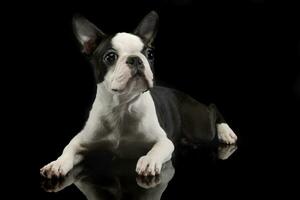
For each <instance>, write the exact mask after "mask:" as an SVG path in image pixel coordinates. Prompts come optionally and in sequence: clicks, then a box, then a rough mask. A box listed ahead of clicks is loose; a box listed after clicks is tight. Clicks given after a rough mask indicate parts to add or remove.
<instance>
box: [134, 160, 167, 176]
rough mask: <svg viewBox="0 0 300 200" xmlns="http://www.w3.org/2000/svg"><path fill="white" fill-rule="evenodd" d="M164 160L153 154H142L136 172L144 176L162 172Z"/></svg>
mask: <svg viewBox="0 0 300 200" xmlns="http://www.w3.org/2000/svg"><path fill="white" fill-rule="evenodd" d="M161 166H162V162H161V161H160V160H159V159H157V158H154V157H152V156H147V155H146V156H142V157H140V159H139V160H138V162H137V165H136V172H137V173H138V174H139V175H142V176H148V175H149V176H155V175H158V174H160V171H161Z"/></svg>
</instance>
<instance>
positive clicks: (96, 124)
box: [41, 12, 237, 178]
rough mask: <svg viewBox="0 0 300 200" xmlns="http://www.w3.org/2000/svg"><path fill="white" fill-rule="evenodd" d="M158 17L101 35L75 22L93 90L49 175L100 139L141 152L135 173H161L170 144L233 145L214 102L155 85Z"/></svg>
mask: <svg viewBox="0 0 300 200" xmlns="http://www.w3.org/2000/svg"><path fill="white" fill-rule="evenodd" d="M157 23H158V15H157V14H156V13H155V12H150V13H149V14H148V15H147V16H146V17H145V18H144V19H143V20H142V21H141V23H140V24H139V25H138V27H137V28H136V29H135V31H134V32H133V33H117V34H115V35H112V36H107V35H105V34H104V33H103V32H102V31H100V30H99V29H98V28H97V27H96V26H95V25H93V24H92V23H90V22H89V21H88V20H87V19H85V18H84V17H82V16H75V17H74V19H73V26H74V32H75V35H76V37H77V39H78V41H79V43H80V45H81V48H82V52H83V53H84V54H85V55H87V57H88V58H89V60H90V62H91V63H92V65H93V69H94V71H95V76H96V80H97V94H96V98H95V100H94V103H93V106H92V109H91V111H90V114H89V118H88V120H87V122H86V124H85V127H84V128H83V130H82V131H80V132H79V133H78V134H77V135H76V136H75V137H74V138H73V139H72V140H71V141H70V143H69V144H68V145H67V146H66V147H65V149H64V151H63V153H62V155H61V156H60V157H59V158H58V159H57V160H55V161H53V162H51V163H49V164H48V165H46V166H44V167H43V168H42V169H41V174H42V175H44V176H46V177H48V178H51V177H53V176H64V175H66V174H67V173H68V172H69V171H70V170H71V169H72V168H73V166H74V165H76V164H77V163H79V162H80V161H81V160H82V159H83V155H82V154H81V153H82V152H83V151H88V150H89V149H91V148H94V147H95V146H97V145H101V142H106V144H109V145H107V146H108V148H110V149H112V150H114V151H115V152H116V154H118V155H119V156H123V157H129V156H140V158H139V159H138V161H137V164H136V172H137V173H138V174H139V175H144V176H147V175H157V174H160V171H161V168H162V165H163V163H165V162H166V161H168V160H170V159H171V156H172V152H173V151H174V144H176V143H177V142H178V141H180V139H181V138H185V139H186V140H187V141H189V142H192V143H202V142H211V141H212V140H214V138H215V137H216V136H217V138H218V139H219V141H221V142H223V143H226V144H233V143H235V142H236V140H237V136H236V135H235V134H234V132H233V131H232V130H231V128H230V127H229V126H228V125H227V124H226V123H225V121H224V119H223V117H222V116H221V114H220V113H219V112H218V110H217V109H216V107H215V106H214V105H210V106H209V107H207V106H205V105H203V104H201V103H199V102H197V101H196V100H194V99H193V98H191V97H189V96H187V95H185V94H183V93H181V92H178V91H175V90H172V89H168V88H164V87H157V86H153V85H154V84H153V73H152V68H153V54H152V48H153V46H152V45H153V40H154V38H155V36H156V32H157Z"/></svg>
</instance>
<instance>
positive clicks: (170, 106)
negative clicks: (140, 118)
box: [150, 86, 225, 144]
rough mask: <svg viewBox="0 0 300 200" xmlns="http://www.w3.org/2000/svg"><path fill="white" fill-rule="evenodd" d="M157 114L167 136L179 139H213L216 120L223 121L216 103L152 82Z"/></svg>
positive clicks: (191, 140)
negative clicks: (203, 102) (205, 102)
mask: <svg viewBox="0 0 300 200" xmlns="http://www.w3.org/2000/svg"><path fill="white" fill-rule="evenodd" d="M150 92H151V95H152V98H153V101H154V104H155V109H156V113H157V117H158V120H159V123H160V125H161V127H162V128H163V129H164V130H165V132H166V133H167V135H168V137H169V138H170V139H171V140H172V141H173V142H174V143H178V142H181V141H183V139H184V141H188V143H193V144H207V143H211V142H215V141H216V139H217V137H216V135H217V132H216V123H220V122H225V121H224V119H223V117H222V116H221V114H220V113H219V111H218V110H217V108H216V106H215V105H210V106H209V107H208V106H206V105H204V104H202V103H200V102H198V101H197V100H195V99H193V98H192V97H190V96H189V95H186V94H184V93H182V92H179V91H177V90H173V89H169V88H164V87H158V86H155V87H153V88H152V89H150Z"/></svg>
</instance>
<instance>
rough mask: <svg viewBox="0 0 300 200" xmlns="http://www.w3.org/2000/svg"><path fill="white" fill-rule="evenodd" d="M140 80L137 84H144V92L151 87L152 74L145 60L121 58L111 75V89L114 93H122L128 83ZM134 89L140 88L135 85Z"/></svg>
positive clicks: (128, 57)
mask: <svg viewBox="0 0 300 200" xmlns="http://www.w3.org/2000/svg"><path fill="white" fill-rule="evenodd" d="M138 79H139V80H141V81H140V82H137V84H139V83H142V82H143V81H144V82H145V84H143V85H145V88H142V89H144V90H148V89H149V88H151V87H153V73H152V71H151V68H150V65H149V63H148V61H147V59H146V58H145V57H143V56H138V55H131V56H123V57H122V58H120V59H119V60H118V62H117V63H116V66H115V70H114V72H113V75H112V82H111V89H112V90H113V91H115V92H122V91H124V90H125V89H126V87H127V86H128V83H129V82H130V81H134V80H138ZM134 87H142V86H141V85H136V86H134Z"/></svg>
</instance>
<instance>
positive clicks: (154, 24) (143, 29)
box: [133, 11, 159, 45]
mask: <svg viewBox="0 0 300 200" xmlns="http://www.w3.org/2000/svg"><path fill="white" fill-rule="evenodd" d="M158 19H159V17H158V14H157V13H156V12H155V11H151V12H150V13H149V14H148V15H146V16H145V17H144V19H143V20H142V21H141V22H140V24H139V25H138V27H137V28H136V29H135V31H134V32H133V33H134V34H135V35H137V36H139V37H140V38H142V40H143V41H144V42H145V43H146V44H148V45H151V43H152V42H153V40H154V39H155V36H156V33H157V28H158Z"/></svg>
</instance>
